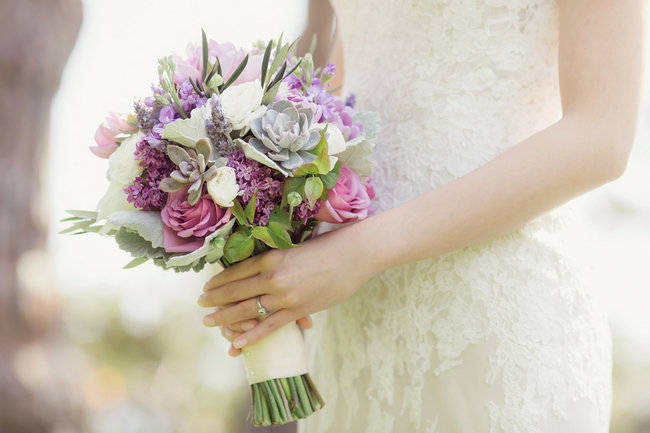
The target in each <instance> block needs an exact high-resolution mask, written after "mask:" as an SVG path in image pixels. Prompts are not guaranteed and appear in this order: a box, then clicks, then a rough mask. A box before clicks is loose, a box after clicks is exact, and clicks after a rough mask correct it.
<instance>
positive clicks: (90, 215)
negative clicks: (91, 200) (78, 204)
mask: <svg viewBox="0 0 650 433" xmlns="http://www.w3.org/2000/svg"><path fill="white" fill-rule="evenodd" d="M66 212H67V213H69V214H70V215H72V216H75V217H77V218H83V219H93V220H96V219H97V212H95V211H88V210H66Z"/></svg>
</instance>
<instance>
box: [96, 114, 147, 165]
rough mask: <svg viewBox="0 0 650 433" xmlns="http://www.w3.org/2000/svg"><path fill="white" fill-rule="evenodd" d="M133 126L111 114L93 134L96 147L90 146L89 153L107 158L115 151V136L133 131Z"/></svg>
mask: <svg viewBox="0 0 650 433" xmlns="http://www.w3.org/2000/svg"><path fill="white" fill-rule="evenodd" d="M135 130H136V128H135V127H134V126H131V125H129V124H128V123H127V122H126V120H124V119H121V118H120V117H119V116H118V115H117V114H115V113H111V114H110V115H109V116H108V117H107V118H106V122H105V123H102V124H101V125H99V128H97V132H95V142H96V143H97V146H92V147H91V148H90V151H91V152H92V153H94V154H95V155H97V156H99V157H100V158H108V157H109V156H111V153H113V152H115V149H117V143H116V142H115V136H117V135H119V134H121V133H123V132H129V131H135Z"/></svg>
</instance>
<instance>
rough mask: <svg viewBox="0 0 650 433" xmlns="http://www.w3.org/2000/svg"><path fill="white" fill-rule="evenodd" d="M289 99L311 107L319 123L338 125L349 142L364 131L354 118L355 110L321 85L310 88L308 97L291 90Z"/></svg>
mask: <svg viewBox="0 0 650 433" xmlns="http://www.w3.org/2000/svg"><path fill="white" fill-rule="evenodd" d="M315 81H316V80H314V82H315ZM287 99H289V100H290V101H292V102H295V103H298V104H304V105H308V106H309V107H311V108H312V110H313V111H314V119H315V120H316V121H317V122H319V123H324V122H329V123H330V124H332V125H336V126H337V127H338V128H339V129H340V130H341V132H342V133H343V136H344V137H345V138H346V139H347V140H352V139H353V138H356V137H358V136H359V134H361V132H362V131H363V124H362V123H361V122H356V121H354V120H353V118H352V116H353V115H354V110H353V109H352V108H351V107H349V106H347V105H346V104H345V103H344V102H343V101H342V100H341V98H338V97H336V96H333V95H331V94H330V93H329V92H327V91H326V90H325V89H323V87H322V86H321V85H320V84H312V85H311V86H309V87H308V88H307V91H306V95H303V94H302V92H300V91H299V90H291V91H289V93H288V94H287Z"/></svg>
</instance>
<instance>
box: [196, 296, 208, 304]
mask: <svg viewBox="0 0 650 433" xmlns="http://www.w3.org/2000/svg"><path fill="white" fill-rule="evenodd" d="M197 303H198V304H199V307H206V305H205V296H203V295H201V296H199V300H198V301H197Z"/></svg>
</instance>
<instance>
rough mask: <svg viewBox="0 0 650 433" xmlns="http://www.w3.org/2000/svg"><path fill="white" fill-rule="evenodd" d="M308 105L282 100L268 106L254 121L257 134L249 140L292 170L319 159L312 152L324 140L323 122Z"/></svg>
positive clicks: (254, 131)
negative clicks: (320, 125) (320, 124)
mask: <svg viewBox="0 0 650 433" xmlns="http://www.w3.org/2000/svg"><path fill="white" fill-rule="evenodd" d="M313 120H314V112H313V111H312V110H311V109H310V108H308V107H299V106H296V105H295V104H294V103H293V102H291V101H288V100H280V101H277V102H274V103H272V104H271V105H269V106H268V109H267V110H266V113H264V115H263V116H262V117H258V118H257V119H254V120H253V121H251V131H252V133H253V135H254V137H252V138H251V139H250V140H249V141H248V144H250V145H251V146H252V147H253V148H254V149H255V150H256V151H258V152H259V153H262V154H264V155H266V156H267V157H268V158H269V159H271V160H273V161H275V162H276V164H278V165H279V166H281V167H282V168H284V169H285V170H288V171H290V172H293V171H294V170H295V169H297V168H298V167H300V166H301V165H304V164H308V163H310V162H312V161H314V160H315V159H316V158H317V155H314V154H312V153H309V152H308V151H309V150H312V149H313V148H314V147H316V145H317V144H318V142H319V141H320V129H319V125H318V124H317V123H315V122H314V121H313Z"/></svg>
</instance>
